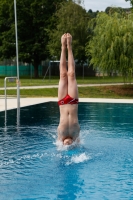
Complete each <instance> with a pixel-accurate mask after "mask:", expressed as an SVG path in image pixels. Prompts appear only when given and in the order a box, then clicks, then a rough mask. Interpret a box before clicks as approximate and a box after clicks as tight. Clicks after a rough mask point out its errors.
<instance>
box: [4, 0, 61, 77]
mask: <svg viewBox="0 0 133 200" xmlns="http://www.w3.org/2000/svg"><path fill="white" fill-rule="evenodd" d="M64 1H65V0H64ZM60 2H63V0H54V1H53V0H41V1H37V0H18V1H17V20H18V44H19V60H20V61H23V62H27V63H32V64H33V66H34V75H35V77H38V66H39V64H40V63H41V61H42V60H45V59H46V58H47V57H48V56H49V53H48V51H47V50H46V46H47V43H48V40H49V35H48V31H47V30H48V29H52V28H53V27H54V24H55V20H56V19H52V20H51V16H52V15H53V13H55V11H56V10H57V8H58V4H59V3H60ZM15 55H16V52H15V25H14V2H13V1H12V0H0V58H1V59H4V58H8V59H10V58H13V57H15Z"/></svg>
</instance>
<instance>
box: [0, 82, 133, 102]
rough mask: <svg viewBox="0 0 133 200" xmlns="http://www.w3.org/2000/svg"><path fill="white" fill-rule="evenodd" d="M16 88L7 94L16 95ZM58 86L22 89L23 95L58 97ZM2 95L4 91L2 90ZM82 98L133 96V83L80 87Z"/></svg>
mask: <svg viewBox="0 0 133 200" xmlns="http://www.w3.org/2000/svg"><path fill="white" fill-rule="evenodd" d="M16 92H17V91H16V90H7V95H13V96H14V95H16ZM57 94H58V89H57V88H44V89H20V96H21V97H57ZM0 95H4V91H2V90H0ZM79 97H80V98H117V99H119V98H121V99H122V98H123V99H132V98H133V85H119V86H117V85H115V86H95V87H94V86H93V87H79Z"/></svg>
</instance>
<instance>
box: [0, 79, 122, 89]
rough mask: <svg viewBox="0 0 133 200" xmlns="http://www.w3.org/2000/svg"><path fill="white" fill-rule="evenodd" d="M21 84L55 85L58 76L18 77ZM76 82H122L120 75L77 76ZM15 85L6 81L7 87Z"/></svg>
mask: <svg viewBox="0 0 133 200" xmlns="http://www.w3.org/2000/svg"><path fill="white" fill-rule="evenodd" d="M20 82H21V86H43V85H57V84H58V82H59V77H51V79H49V78H47V79H43V77H42V78H39V79H34V78H32V79H31V78H20ZM77 83H78V84H103V83H123V78H122V77H85V78H84V79H83V77H77ZM12 86H16V82H13V83H12V82H8V80H7V87H12ZM0 87H4V77H1V78H0Z"/></svg>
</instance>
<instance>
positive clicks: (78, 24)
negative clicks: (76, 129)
mask: <svg viewBox="0 0 133 200" xmlns="http://www.w3.org/2000/svg"><path fill="white" fill-rule="evenodd" d="M88 17H89V15H88V14H87V13H86V10H85V9H83V8H82V7H81V6H80V5H78V4H76V3H75V2H73V1H69V2H67V3H62V4H61V6H60V9H59V10H57V12H56V13H55V15H54V18H56V19H57V23H56V28H55V29H53V30H52V31H51V32H50V33H49V34H50V42H49V45H48V50H49V52H50V55H51V58H53V59H55V57H56V59H59V57H60V46H61V43H60V37H61V35H62V34H63V33H67V32H68V33H71V34H72V36H73V51H74V56H75V59H77V60H78V61H79V62H84V61H85V60H86V57H85V44H86V42H87V35H88V33H87V31H88V29H87V24H88Z"/></svg>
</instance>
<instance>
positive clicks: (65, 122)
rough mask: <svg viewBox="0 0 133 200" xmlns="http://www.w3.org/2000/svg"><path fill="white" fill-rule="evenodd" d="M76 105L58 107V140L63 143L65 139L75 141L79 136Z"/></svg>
mask: <svg viewBox="0 0 133 200" xmlns="http://www.w3.org/2000/svg"><path fill="white" fill-rule="evenodd" d="M77 113H78V104H73V105H71V104H66V105H62V106H60V123H59V126H58V129H57V131H58V139H59V140H61V141H63V140H64V139H65V138H67V137H71V138H72V139H73V140H76V138H78V136H79V132H80V127H79V123H78V116H77Z"/></svg>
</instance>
